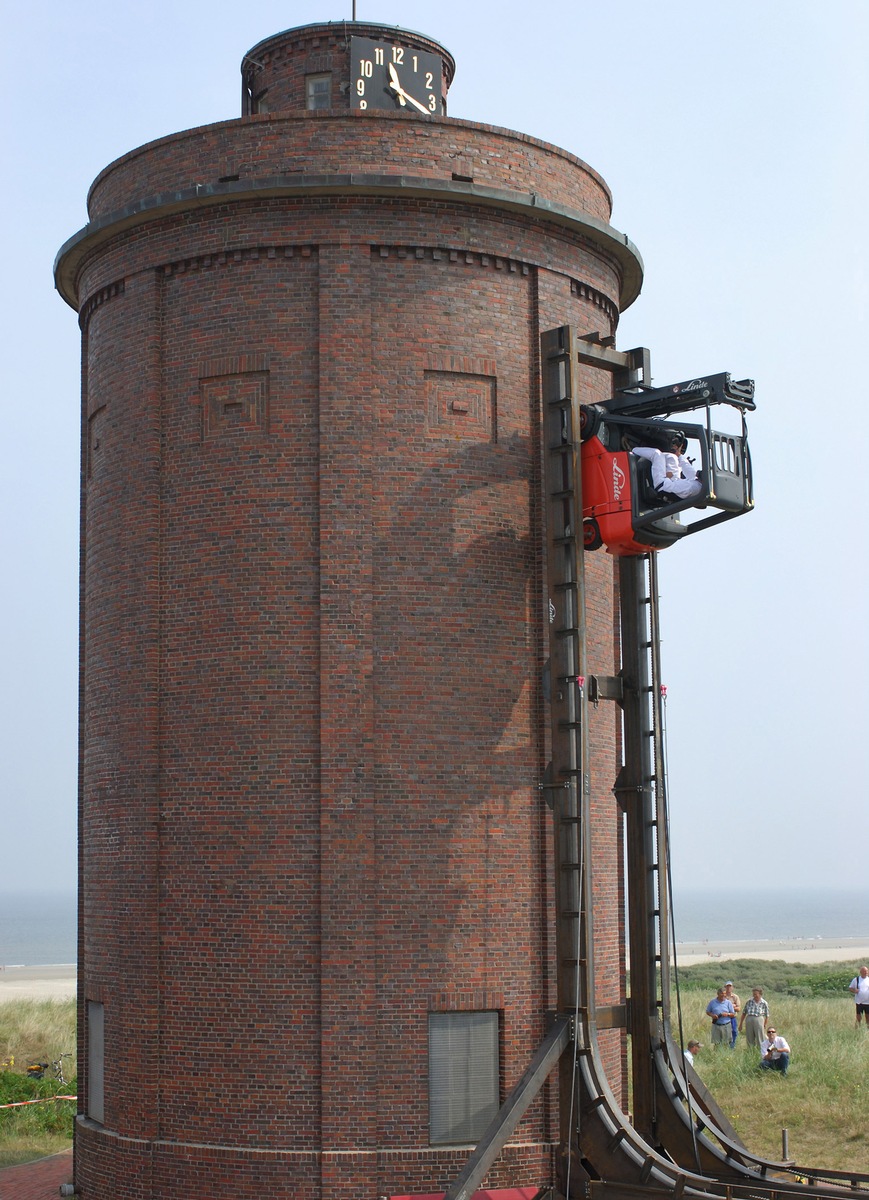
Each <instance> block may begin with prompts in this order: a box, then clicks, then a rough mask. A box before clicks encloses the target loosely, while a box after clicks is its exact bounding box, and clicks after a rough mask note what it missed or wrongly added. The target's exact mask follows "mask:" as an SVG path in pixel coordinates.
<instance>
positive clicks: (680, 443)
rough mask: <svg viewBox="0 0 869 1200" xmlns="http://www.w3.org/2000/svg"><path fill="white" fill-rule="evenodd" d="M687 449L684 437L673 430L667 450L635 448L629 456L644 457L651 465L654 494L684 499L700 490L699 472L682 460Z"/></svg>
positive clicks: (678, 431)
mask: <svg viewBox="0 0 869 1200" xmlns="http://www.w3.org/2000/svg"><path fill="white" fill-rule="evenodd" d="M687 449H688V440H687V438H686V437H685V435H684V433H682V431H681V430H679V429H676V430H674V431H673V434H672V436H671V437H670V449H669V450H658V449H657V448H656V447H654V446H635V447H634V449H633V450H632V452H631V453H633V454H636V455H637V456H638V457H639V458H647V459H648V460H649V462H650V463H651V464H652V486H653V487H654V489H655V491H656V492H659V493H660V494H661V495H672V496H675V497H678V498H679V499H680V500H686V499H687V498H688V497H689V496H696V495H698V493H699V492H701V491H702V490H703V484H702V482H701V480H700V478H699V475H698V472H697V471H696V470H695V468H694V467H693V466H692V465H691V463H690V462H689V461H688V459H687V458H686V457H685V451H686V450H687Z"/></svg>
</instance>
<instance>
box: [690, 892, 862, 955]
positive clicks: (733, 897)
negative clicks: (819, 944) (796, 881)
mask: <svg viewBox="0 0 869 1200" xmlns="http://www.w3.org/2000/svg"><path fill="white" fill-rule="evenodd" d="M722 898H725V899H726V903H724V904H722ZM673 922H674V925H675V930H676V942H677V944H678V943H679V942H700V941H703V940H704V939H707V940H709V941H737V942H741V941H767V940H769V941H782V940H784V939H788V938H796V939H799V940H800V941H808V940H809V939H811V938H819V937H821V938H845V937H849V938H850V937H865V938H866V941H867V943H869V892H865V891H864V890H863V889H861V888H852V889H851V890H850V891H846V890H844V889H842V890H841V891H834V890H832V889H829V890H828V889H825V890H823V891H820V890H819V891H804V890H803V889H796V888H794V889H791V890H782V891H778V890H777V891H761V890H758V889H751V888H735V889H733V888H728V890H727V892H726V893H725V892H722V891H720V890H717V889H713V888H710V889H709V890H708V891H674V894H673Z"/></svg>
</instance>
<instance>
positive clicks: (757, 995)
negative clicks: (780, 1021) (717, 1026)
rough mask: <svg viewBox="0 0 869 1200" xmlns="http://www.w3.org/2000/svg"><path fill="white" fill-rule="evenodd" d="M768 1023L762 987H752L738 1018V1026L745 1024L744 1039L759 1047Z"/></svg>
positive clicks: (766, 1005)
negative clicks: (749, 996) (748, 998)
mask: <svg viewBox="0 0 869 1200" xmlns="http://www.w3.org/2000/svg"><path fill="white" fill-rule="evenodd" d="M768 1023H769V1005H768V1004H767V1002H766V1001H765V1000H764V998H763V988H757V987H756V988H752V989H751V999H750V1000H746V1002H745V1008H744V1009H743V1010H742V1016H741V1017H740V1018H739V1028H740V1029H742V1026H743V1025H745V1040H746V1042H747V1043H748V1045H749V1046H753V1047H754V1048H755V1049H757V1050H759V1049H760V1044H761V1042H762V1041H763V1039H764V1038H765V1037H766V1027H767V1024H768Z"/></svg>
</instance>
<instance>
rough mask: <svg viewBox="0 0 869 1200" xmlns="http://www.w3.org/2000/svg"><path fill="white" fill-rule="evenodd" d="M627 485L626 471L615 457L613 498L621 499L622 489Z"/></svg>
mask: <svg viewBox="0 0 869 1200" xmlns="http://www.w3.org/2000/svg"><path fill="white" fill-rule="evenodd" d="M624 486H625V473H624V471H623V470H622V469H621V467H620V466H619V464H618V463H617V462H616V460H615V459H613V500H621V498H622V489H623V488H624Z"/></svg>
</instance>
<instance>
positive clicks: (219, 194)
mask: <svg viewBox="0 0 869 1200" xmlns="http://www.w3.org/2000/svg"><path fill="white" fill-rule="evenodd" d="M306 196H387V197H392V198H396V197H405V198H407V199H414V200H417V199H427V200H439V201H446V202H448V203H451V204H468V205H475V206H479V207H483V208H492V209H496V210H499V211H501V212H513V213H517V214H520V215H522V216H523V217H525V218H526V219H531V220H534V221H538V222H540V223H541V224H549V225H555V226H557V227H559V228H561V229H564V230H568V231H570V232H571V233H573V234H574V235H576V236H578V237H580V238H582V239H583V240H585V241H586V242H589V243H591V244H592V245H593V246H594V247H595V248H596V249H598V250H600V251H601V253H603V254H604V255H606V256H607V257H608V258H610V259H612V260H614V261H615V263H616V265H617V269H618V272H619V276H620V278H621V288H620V295H619V307H620V309H621V310H622V311H624V309H626V308H627V307H628V306H629V305H630V304H632V303H633V302H634V300H636V298H637V296H638V295H639V294H640V288H641V287H642V282H643V260H642V258H641V257H640V253H639V251H638V250H637V248H636V246H634V245H633V243H632V242H631V241H630V239H629V238H628V237H627V236H626V235H625V234H623V233H619V231H618V230H617V229H614V228H613V227H612V226H611V225H607V224H606V223H605V222H604V221H599V220H597V219H596V218H595V217H591V216H589V215H588V214H587V213H584V212H581V211H580V210H578V209H573V208H569V207H566V206H564V205H560V204H553V203H551V202H550V201H549V200H547V199H546V198H545V196H540V195H537V194H536V193H534V192H531V193H528V192H511V191H505V190H502V189H500V188H490V187H484V186H481V185H478V184H474V183H463V182H458V181H452V180H439V179H431V178H426V177H423V176H412V175H367V174H361V173H356V172H354V173H352V174H348V175H274V176H271V177H267V178H263V179H246V180H239V181H232V182H228V183H202V184H197V185H195V186H194V187H188V188H182V189H181V190H179V191H177V192H162V193H160V194H158V195H154V196H147V197H144V198H143V199H141V200H137V201H136V202H135V203H134V204H130V205H127V206H126V207H125V208H123V209H120V210H118V211H117V212H113V213H108V214H106V216H104V217H99V218H98V219H97V220H95V221H92V222H91V223H90V224H88V225H86V226H85V227H84V229H80V230H79V232H78V233H76V234H74V235H73V236H72V237H71V238H70V239H69V240H68V241H66V242H65V243H64V244H63V246H61V248H60V250H59V251H58V254H57V258H56V259H55V262H54V282H55V287H56V288H57V290H58V291H59V292H60V294H61V296H62V297H63V298H64V300H66V302H67V304H69V305H70V306H71V307H72V308H74V309H76V311H78V308H79V303H78V285H77V279H78V273H79V270H80V268H81V265H82V263H83V261H84V259H85V258H86V257H87V256H89V255H90V254H92V253H93V252H94V251H95V250H98V249H99V248H100V246H102V245H104V244H105V243H106V242H108V241H109V240H110V239H112V238H114V237H117V236H118V234H121V233H125V232H127V231H129V230H132V229H136V228H139V227H141V226H143V225H146V224H148V223H149V222H151V221H157V220H160V219H162V218H164V217H168V216H172V215H173V214H175V213H179V212H189V211H191V210H193V209H197V208H208V207H212V206H214V205H217V204H232V203H240V202H242V201H251V200H267V199H274V198H287V199H301V198H304V197H306Z"/></svg>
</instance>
